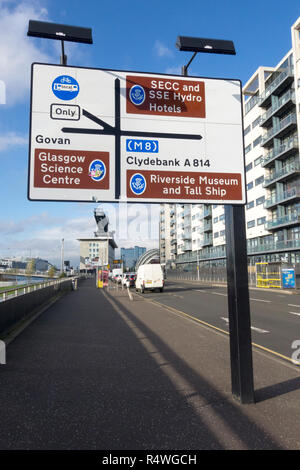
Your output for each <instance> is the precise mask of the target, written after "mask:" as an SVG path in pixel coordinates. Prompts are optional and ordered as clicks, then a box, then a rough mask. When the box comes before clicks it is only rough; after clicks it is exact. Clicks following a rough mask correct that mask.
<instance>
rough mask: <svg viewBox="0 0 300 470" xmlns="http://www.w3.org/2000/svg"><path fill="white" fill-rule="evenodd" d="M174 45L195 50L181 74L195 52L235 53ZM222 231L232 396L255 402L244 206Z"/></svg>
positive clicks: (225, 44) (182, 41) (227, 44)
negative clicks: (225, 270)
mask: <svg viewBox="0 0 300 470" xmlns="http://www.w3.org/2000/svg"><path fill="white" fill-rule="evenodd" d="M176 46H177V48H178V49H179V50H181V51H190V52H193V53H194V54H193V56H192V57H191V59H190V61H189V62H188V64H187V65H185V66H183V67H182V75H185V76H186V75H187V74H188V67H189V65H190V64H191V62H192V60H193V59H194V57H195V56H196V54H197V52H208V53H215V54H232V55H234V54H235V48H234V44H233V42H232V41H222V40H219V39H205V38H191V37H185V36H179V37H178V39H177V43H176ZM241 158H242V155H241ZM225 232H226V266H227V293H228V317H229V338H230V364H231V387H232V394H233V397H234V398H235V399H237V400H238V401H239V402H240V403H242V404H249V403H254V384H253V363H252V344H251V320H250V304H249V287H248V268H247V240H246V229H245V208H244V206H243V205H232V204H228V205H225ZM197 268H198V266H197Z"/></svg>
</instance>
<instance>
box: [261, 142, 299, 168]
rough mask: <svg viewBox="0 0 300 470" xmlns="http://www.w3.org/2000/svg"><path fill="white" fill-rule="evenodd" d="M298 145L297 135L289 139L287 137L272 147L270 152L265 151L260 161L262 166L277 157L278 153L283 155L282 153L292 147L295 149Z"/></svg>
mask: <svg viewBox="0 0 300 470" xmlns="http://www.w3.org/2000/svg"><path fill="white" fill-rule="evenodd" d="M298 145H299V144H298V138H297V137H292V138H291V139H288V140H287V141H286V142H284V143H283V144H282V145H280V146H279V147H276V148H274V149H272V150H271V151H270V152H268V153H267V155H265V156H264V158H263V161H262V166H265V165H267V164H268V163H270V162H271V161H273V160H274V159H275V158H277V157H278V156H279V155H284V153H286V152H288V151H290V150H292V149H297V148H298Z"/></svg>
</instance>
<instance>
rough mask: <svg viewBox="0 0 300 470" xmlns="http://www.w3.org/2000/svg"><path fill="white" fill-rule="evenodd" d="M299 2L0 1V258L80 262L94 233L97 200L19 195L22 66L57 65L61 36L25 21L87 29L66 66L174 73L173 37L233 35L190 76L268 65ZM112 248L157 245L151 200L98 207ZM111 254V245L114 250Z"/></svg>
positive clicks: (233, 73)
mask: <svg viewBox="0 0 300 470" xmlns="http://www.w3.org/2000/svg"><path fill="white" fill-rule="evenodd" d="M299 15H300V3H299V0H286V1H285V2H282V1H280V2H279V1H278V0H272V1H271V0H263V1H258V0H252V1H247V0H246V1H244V2H240V1H237V0H229V1H228V0H227V1H226V0H222V1H221V0H210V1H209V2H205V1H200V0H185V2H182V1H179V0H164V1H162V0H147V1H143V0H140V1H136V0H127V1H126V2H124V1H121V0H114V1H113V2H107V1H103V0H86V1H85V2H82V1H81V0H64V1H63V2H62V1H61V0H60V1H58V0H51V1H50V0H38V1H35V0H21V1H20V0H19V1H14V0H0V168H1V171H0V200H1V211H0V258H2V257H6V256H25V257H31V256H34V257H36V256H39V257H41V258H43V259H47V260H49V261H50V262H52V263H54V264H56V265H57V266H60V256H61V240H62V239H64V255H65V259H66V260H70V261H71V264H72V265H73V266H74V267H76V266H78V265H79V243H78V241H77V239H78V238H81V237H90V236H92V235H93V232H94V231H95V230H96V225H95V221H94V218H93V210H94V208H96V207H98V206H99V204H95V203H74V202H46V201H29V200H28V199H27V178H28V136H29V113H30V69H31V64H32V63H33V62H45V63H59V55H60V43H59V41H51V40H46V39H39V38H32V37H27V28H28V20H29V19H39V20H43V21H50V22H55V23H62V24H70V25H77V26H83V27H90V28H92V33H93V45H86V44H72V43H66V45H65V49H66V51H65V52H66V54H67V56H68V65H72V66H83V67H95V68H97V67H99V68H107V69H113V70H129V71H137V72H152V73H168V74H180V70H181V66H182V65H184V64H185V63H187V62H188V61H189V59H190V57H191V53H189V52H180V51H178V50H177V49H176V48H175V42H176V38H177V36H178V35H182V36H195V37H205V38H214V39H230V40H232V41H233V42H234V44H235V48H236V56H224V55H216V54H198V55H197V57H196V58H195V59H194V61H193V63H192V64H191V66H190V68H189V75H190V76H198V77H201V76H204V77H220V78H237V79H240V80H241V81H242V84H245V83H246V82H247V81H248V79H249V78H250V76H251V75H252V74H253V73H254V72H255V70H256V69H257V68H258V67H259V66H260V65H264V66H275V65H276V64H277V63H278V62H279V60H280V59H281V58H282V57H283V56H284V55H285V54H286V53H287V52H288V51H289V50H290V48H291V26H292V25H293V23H294V22H295V21H296V20H297V18H298V17H299ZM101 206H102V207H103V209H104V210H105V212H107V214H108V216H109V219H110V223H111V225H110V230H115V232H116V233H115V237H116V240H117V243H118V245H119V247H121V246H122V247H130V246H134V245H140V246H146V247H147V248H153V247H158V217H159V205H155V204H152V205H150V204H149V205H147V204H134V205H130V204H129V205H125V204H121V205H120V206H118V205H114V204H107V203H106V204H105V203H103V204H101ZM116 255H118V252H117V253H116Z"/></svg>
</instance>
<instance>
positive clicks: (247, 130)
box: [244, 125, 250, 136]
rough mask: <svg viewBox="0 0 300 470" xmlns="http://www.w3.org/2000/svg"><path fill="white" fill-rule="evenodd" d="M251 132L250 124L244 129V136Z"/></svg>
mask: <svg viewBox="0 0 300 470" xmlns="http://www.w3.org/2000/svg"><path fill="white" fill-rule="evenodd" d="M249 132H250V125H249V126H248V127H246V129H245V130H244V136H245V135H247V134H249Z"/></svg>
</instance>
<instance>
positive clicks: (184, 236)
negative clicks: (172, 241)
mask: <svg viewBox="0 0 300 470" xmlns="http://www.w3.org/2000/svg"><path fill="white" fill-rule="evenodd" d="M191 239H192V234H191V232H183V234H182V240H191Z"/></svg>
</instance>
